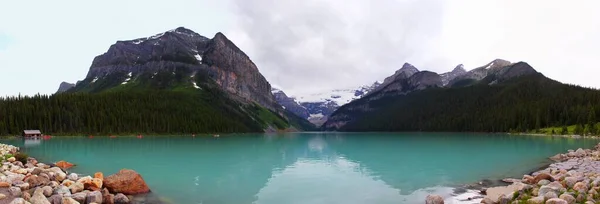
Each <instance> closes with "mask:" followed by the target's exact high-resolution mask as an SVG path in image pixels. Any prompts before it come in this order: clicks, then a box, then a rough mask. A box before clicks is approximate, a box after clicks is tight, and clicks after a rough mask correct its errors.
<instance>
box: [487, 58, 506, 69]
mask: <svg viewBox="0 0 600 204" xmlns="http://www.w3.org/2000/svg"><path fill="white" fill-rule="evenodd" d="M511 64H512V63H511V62H510V61H507V60H503V59H495V60H493V61H491V62H490V63H488V64H486V65H485V69H488V70H496V69H500V68H503V67H506V66H510V65H511Z"/></svg>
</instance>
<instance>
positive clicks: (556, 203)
mask: <svg viewBox="0 0 600 204" xmlns="http://www.w3.org/2000/svg"><path fill="white" fill-rule="evenodd" d="M546 204H568V203H567V201H565V200H563V199H560V198H552V199H549V200H547V201H546Z"/></svg>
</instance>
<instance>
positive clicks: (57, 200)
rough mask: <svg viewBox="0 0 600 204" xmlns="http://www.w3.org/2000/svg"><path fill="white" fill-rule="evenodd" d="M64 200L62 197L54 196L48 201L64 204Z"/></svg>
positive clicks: (54, 203)
mask: <svg viewBox="0 0 600 204" xmlns="http://www.w3.org/2000/svg"><path fill="white" fill-rule="evenodd" d="M62 199H63V197H62V196H61V195H58V194H56V195H52V196H50V198H48V201H50V203H52V204H62Z"/></svg>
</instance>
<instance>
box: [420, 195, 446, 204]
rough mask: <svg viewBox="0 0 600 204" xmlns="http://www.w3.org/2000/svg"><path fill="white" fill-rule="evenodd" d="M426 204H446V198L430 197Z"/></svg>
mask: <svg viewBox="0 0 600 204" xmlns="http://www.w3.org/2000/svg"><path fill="white" fill-rule="evenodd" d="M425 204H444V198H442V197H441V196H439V195H428V196H427V198H426V199H425Z"/></svg>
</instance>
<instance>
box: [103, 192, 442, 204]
mask: <svg viewBox="0 0 600 204" xmlns="http://www.w3.org/2000/svg"><path fill="white" fill-rule="evenodd" d="M442 200H443V199H442ZM425 202H427V201H425ZM127 203H129V198H128V197H127V196H125V194H122V193H117V195H115V204H127Z"/></svg>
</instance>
